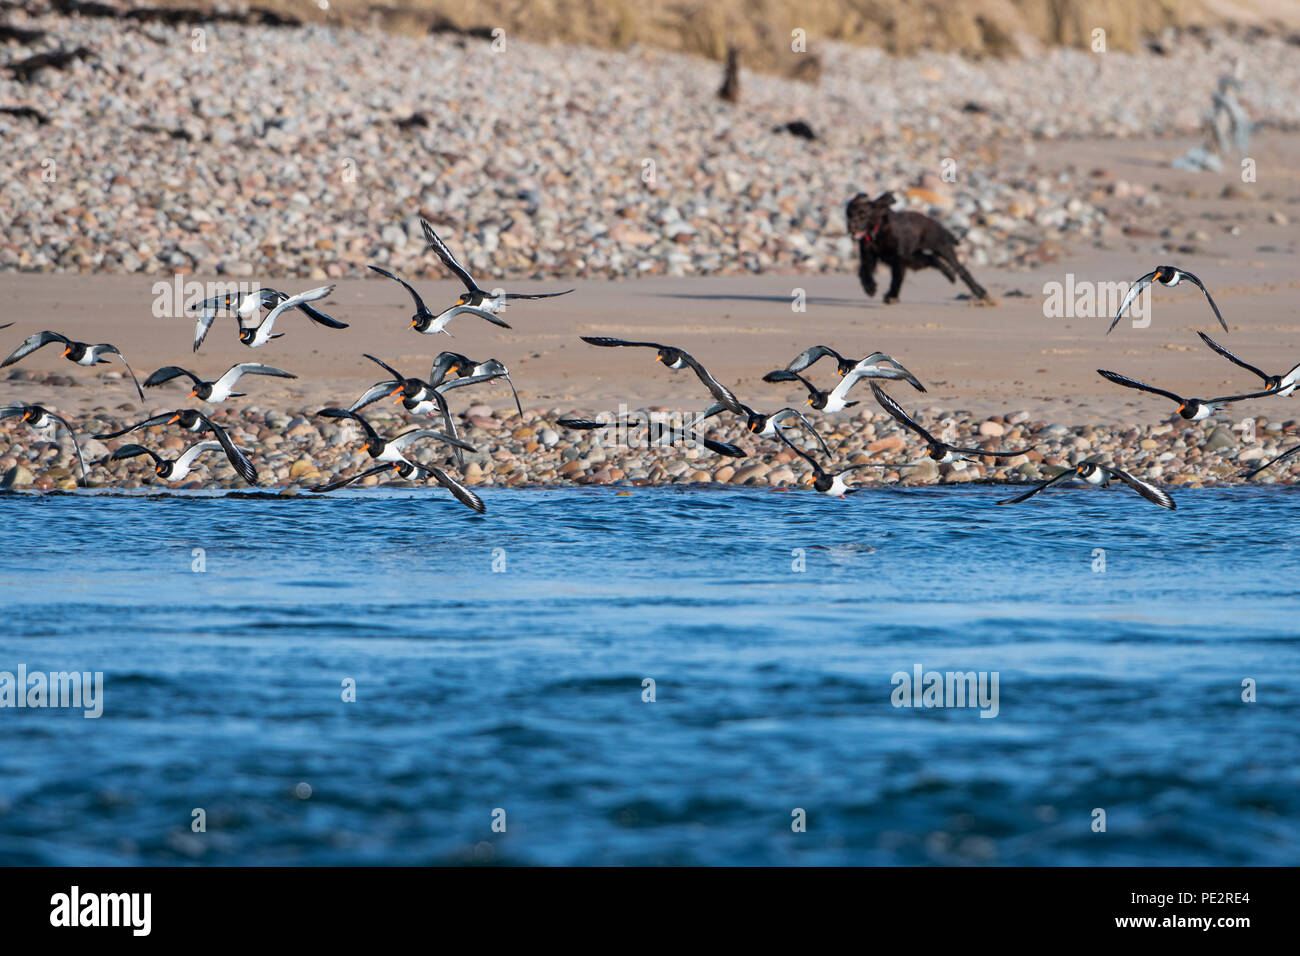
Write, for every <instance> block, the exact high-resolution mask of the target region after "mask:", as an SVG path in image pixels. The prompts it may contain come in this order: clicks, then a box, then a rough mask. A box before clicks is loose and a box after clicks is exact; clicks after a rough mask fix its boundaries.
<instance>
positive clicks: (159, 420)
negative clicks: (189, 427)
mask: <svg viewBox="0 0 1300 956" xmlns="http://www.w3.org/2000/svg"><path fill="white" fill-rule="evenodd" d="M175 415H176V413H175V412H163V413H162V414H161V415H154V416H153V417H152V418H146V419H145V420H144V421H142V422H136V423H135V424H134V425H128V426H127V427H126V428H119V429H118V430H117V431H115V432H103V433H102V434H99V435H91V436H90V437H91V438H94V439H97V440H99V441H108V440H109V439H110V438H120V437H122V436H123V435H125V434H127V433H128V432H133V431H135V430H136V429H137V428H149V427H150V426H153V425H166V424H167V423H168V422H169V421H171V420H172V419H173V418H174V417H175Z"/></svg>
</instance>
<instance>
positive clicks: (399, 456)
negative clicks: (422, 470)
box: [316, 408, 475, 465]
mask: <svg viewBox="0 0 1300 956" xmlns="http://www.w3.org/2000/svg"><path fill="white" fill-rule="evenodd" d="M316 414H317V415H324V416H325V417H326V418H347V419H351V420H352V421H354V422H356V423H357V424H358V425H360V426H361V429H362V431H364V432H365V433H366V446H365V447H366V454H368V455H369V456H370V457H371V458H373V459H374V460H375V461H377V462H388V463H395V462H406V464H408V465H409V464H413V462H409V461H407V460H406V456H405V455H404V454H403V452H404V451H405V450H406V448H407V447H408V446H409V445H410V444H411V443H412V442H415V441H418V440H419V439H421V438H435V439H437V440H438V441H440V442H445V443H446V444H448V445H451V446H452V447H453V448H463V449H465V450H466V451H468V452H473V451H474V450H475V448H474V446H473V445H471V444H469V443H468V442H464V441H461V440H460V439H459V438H456V437H453V436H451V435H444V434H443V433H442V432H437V431H434V430H433V429H431V428H412V429H411V430H410V431H405V432H402V434H400V435H397V436H395V437H393V438H384V437H382V436H381V435H380V434H379V433H378V432H377V431H375V429H374V427H373V426H372V425H371V424H370V423H369V422H368V421H366V420H365V419H364V418H362V417H361V416H360V415H359V414H357V413H356V412H350V411H348V410H347V409H345V408H322V409H321V410H320V411H319V412H317V413H316Z"/></svg>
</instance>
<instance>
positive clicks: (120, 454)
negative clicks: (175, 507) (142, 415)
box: [106, 441, 225, 481]
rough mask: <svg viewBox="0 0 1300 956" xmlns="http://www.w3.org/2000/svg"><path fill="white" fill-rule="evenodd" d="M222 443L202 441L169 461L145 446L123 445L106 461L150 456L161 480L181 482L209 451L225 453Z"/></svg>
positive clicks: (155, 471)
mask: <svg viewBox="0 0 1300 956" xmlns="http://www.w3.org/2000/svg"><path fill="white" fill-rule="evenodd" d="M224 450H225V449H223V448H222V447H221V442H218V441H201V442H199V443H198V444H195V445H191V446H190V447H189V448H187V449H185V451H184V452H182V453H181V455H180V457H179V458H176V459H175V460H168V459H166V458H163V457H162V456H161V455H159V454H158V453H157V452H156V451H153V450H152V449H149V448H145V447H144V446H143V445H123V446H122V447H121V448H119V449H117V451H115V452H113V453H112V454H111V455H109V456H108V458H107V459H106V460H107V461H121V460H123V459H125V458H136V457H139V456H140V455H148V456H149V457H150V458H152V459H153V470H154V473H155V474H157V475H158V477H159V478H161V479H163V480H164V481H181V480H183V479H184V478H186V477H187V476H188V475H189V473H190V472H191V471H193V470H194V464H195V460H196V459H197V458H198V457H199V455H202V454H203V453H204V452H207V451H224Z"/></svg>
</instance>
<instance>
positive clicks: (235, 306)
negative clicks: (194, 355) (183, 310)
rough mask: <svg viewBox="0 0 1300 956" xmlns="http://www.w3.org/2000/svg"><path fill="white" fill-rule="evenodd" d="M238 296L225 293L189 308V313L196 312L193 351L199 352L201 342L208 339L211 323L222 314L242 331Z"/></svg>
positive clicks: (242, 325)
mask: <svg viewBox="0 0 1300 956" xmlns="http://www.w3.org/2000/svg"><path fill="white" fill-rule="evenodd" d="M239 306H240V296H238V295H235V294H232V293H227V294H225V295H216V296H213V297H212V298H210V299H204V300H203V301H202V302H196V303H195V304H194V305H192V306H190V311H191V312H197V313H198V318H197V320H196V321H195V324H194V351H195V352H197V351H198V350H199V346H200V345H202V344H203V340H204V339H206V338H207V337H208V332H210V331H211V330H212V323H213V322H215V321H216V320H217V318H218V317H219V316H221V315H222V314H225V315H229V316H232V317H234V319H235V320H236V321H237V322H238V323H239V329H240V331H241V332H242V331H243V329H244V320H243V319H242V318H241V317H240V313H239Z"/></svg>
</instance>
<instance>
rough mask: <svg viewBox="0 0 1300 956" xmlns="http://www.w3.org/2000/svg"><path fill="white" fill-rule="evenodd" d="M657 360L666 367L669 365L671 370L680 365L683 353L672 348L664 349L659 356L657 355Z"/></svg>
mask: <svg viewBox="0 0 1300 956" xmlns="http://www.w3.org/2000/svg"><path fill="white" fill-rule="evenodd" d="M656 358H657V359H658V360H659V361H660V362H663V363H664V364H665V365H667V366H668V367H669V368H672V367H673V366H674V365H677V364H678V363H680V362H681V360H682V353H681V350H680V349H675V348H671V347H668V348H662V349H660V350H659V352H658V354H657V355H656Z"/></svg>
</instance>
